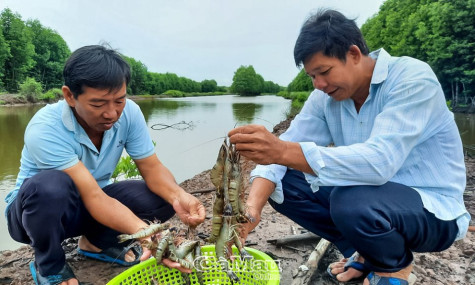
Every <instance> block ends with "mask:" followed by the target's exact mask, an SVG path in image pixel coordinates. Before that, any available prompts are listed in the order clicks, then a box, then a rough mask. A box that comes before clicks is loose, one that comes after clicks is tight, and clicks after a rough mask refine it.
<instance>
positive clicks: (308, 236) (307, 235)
mask: <svg viewBox="0 0 475 285" xmlns="http://www.w3.org/2000/svg"><path fill="white" fill-rule="evenodd" d="M319 238H320V237H319V236H317V235H316V234H314V233H304V234H298V235H291V236H286V237H283V238H279V239H268V240H267V242H268V243H271V244H274V245H276V246H282V245H285V244H288V243H292V242H298V241H309V240H316V239H319Z"/></svg>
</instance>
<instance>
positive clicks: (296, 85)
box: [287, 69, 314, 92]
mask: <svg viewBox="0 0 475 285" xmlns="http://www.w3.org/2000/svg"><path fill="white" fill-rule="evenodd" d="M313 89H314V87H313V84H312V79H310V77H309V76H308V75H307V73H305V69H302V70H300V72H299V73H298V74H297V76H296V77H295V78H294V80H292V82H290V84H289V86H287V90H288V91H289V92H292V91H312V90H313Z"/></svg>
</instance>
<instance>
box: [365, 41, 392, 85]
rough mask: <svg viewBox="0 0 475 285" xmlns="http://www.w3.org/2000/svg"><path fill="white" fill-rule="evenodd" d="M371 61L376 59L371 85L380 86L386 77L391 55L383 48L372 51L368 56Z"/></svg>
mask: <svg viewBox="0 0 475 285" xmlns="http://www.w3.org/2000/svg"><path fill="white" fill-rule="evenodd" d="M369 56H370V57H371V58H373V59H376V65H375V66H374V70H373V77H372V78H371V84H380V83H382V82H383V81H384V80H386V78H387V77H388V70H389V61H390V59H391V55H390V54H389V53H388V52H387V51H385V50H384V49H383V48H381V49H378V50H376V51H373V52H372V53H370V54H369Z"/></svg>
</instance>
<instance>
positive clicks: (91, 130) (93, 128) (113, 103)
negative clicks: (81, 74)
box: [63, 83, 127, 136]
mask: <svg viewBox="0 0 475 285" xmlns="http://www.w3.org/2000/svg"><path fill="white" fill-rule="evenodd" d="M83 91H84V92H83V93H82V94H80V95H79V96H78V97H77V99H75V98H74V96H73V94H72V93H71V91H70V90H69V88H68V87H67V86H63V95H64V98H65V99H66V101H67V102H68V104H69V106H70V107H72V108H73V112H74V115H75V116H76V119H77V120H78V122H79V124H80V125H81V126H82V127H83V128H84V130H85V131H86V133H87V134H88V135H89V136H96V135H102V134H103V133H104V132H105V131H107V130H109V129H110V128H112V126H113V125H114V123H115V122H117V121H118V120H119V118H120V115H121V114H122V111H123V110H124V107H125V102H126V92H127V87H126V85H125V83H124V84H123V85H122V87H121V88H120V89H119V90H113V91H110V90H108V89H95V88H91V87H84V88H83Z"/></svg>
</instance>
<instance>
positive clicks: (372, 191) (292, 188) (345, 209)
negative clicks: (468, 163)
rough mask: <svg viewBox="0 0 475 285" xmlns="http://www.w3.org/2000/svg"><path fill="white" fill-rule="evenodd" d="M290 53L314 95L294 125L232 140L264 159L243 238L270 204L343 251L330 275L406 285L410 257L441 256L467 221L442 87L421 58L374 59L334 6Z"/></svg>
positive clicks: (246, 130)
mask: <svg viewBox="0 0 475 285" xmlns="http://www.w3.org/2000/svg"><path fill="white" fill-rule="evenodd" d="M294 57H295V62H296V64H297V65H298V66H300V65H301V64H303V66H304V69H305V71H306V73H307V74H308V75H309V76H310V77H311V78H312V81H313V85H314V87H315V88H316V90H315V91H314V92H312V94H311V95H310V96H309V98H308V99H307V101H306V102H305V105H304V107H303V108H302V110H301V112H300V113H299V114H298V115H297V116H296V117H295V119H294V120H293V121H292V123H291V125H290V127H289V129H288V130H287V131H286V132H285V133H284V134H282V135H281V136H280V137H279V138H277V137H275V136H274V135H272V134H271V133H269V132H268V131H267V130H266V129H265V128H264V127H262V126H256V125H249V126H243V127H239V128H236V129H234V130H232V131H231V132H230V133H229V136H230V141H231V143H235V144H236V149H237V150H239V151H240V152H241V154H242V155H244V156H246V157H248V158H250V159H252V160H253V161H255V162H257V163H259V164H261V165H258V166H257V167H256V169H255V170H254V171H253V172H252V173H251V179H252V186H251V190H250V194H249V198H248V200H247V202H246V204H247V207H248V211H249V213H250V214H251V215H253V216H254V217H255V218H256V222H255V223H248V224H246V227H245V228H244V230H243V232H242V237H243V238H246V236H247V234H248V233H249V231H250V230H252V229H253V228H254V227H255V226H256V225H257V223H258V222H259V220H260V215H261V211H262V208H263V206H264V205H265V203H266V201H267V200H268V199H269V198H270V199H269V200H268V201H269V203H270V204H271V205H272V206H273V207H274V208H275V209H276V210H277V211H279V212H281V213H282V214H284V215H286V216H287V217H289V218H290V219H292V220H294V221H295V222H297V223H299V224H300V225H302V226H303V227H305V228H306V229H308V230H310V231H312V232H314V233H316V234H317V235H319V236H321V237H323V238H325V239H327V240H329V241H331V242H332V243H334V244H335V245H336V246H337V247H338V249H339V250H340V251H341V253H342V254H343V256H344V257H345V259H343V260H341V261H340V262H336V263H333V264H331V265H330V266H329V268H328V270H327V271H328V273H329V275H330V276H331V277H333V278H335V279H336V280H338V281H343V282H345V281H349V280H352V279H357V278H361V279H363V278H364V279H365V280H364V284H407V279H408V277H409V274H410V273H411V270H412V262H413V255H412V252H435V251H442V250H445V249H446V248H448V247H449V246H450V245H451V244H452V243H453V242H454V241H455V240H457V239H461V238H463V237H464V235H465V234H466V232H467V229H468V224H469V221H470V215H469V214H468V212H467V211H466V209H465V206H464V202H463V192H464V189H465V183H466V177H465V176H466V173H465V164H464V157H463V151H462V143H461V139H460V135H459V133H458V129H457V126H456V124H455V121H454V117H453V114H452V113H451V112H450V111H449V110H448V108H447V106H446V103H445V97H444V94H443V91H442V89H441V86H440V84H439V82H438V80H437V78H436V76H435V74H434V73H433V71H432V70H431V68H430V67H429V66H428V65H427V64H425V63H423V62H421V61H418V60H416V59H413V58H409V57H391V56H390V55H389V54H388V53H387V52H386V51H385V50H384V49H380V50H377V51H375V52H372V53H369V51H368V48H367V46H366V43H365V41H364V39H363V36H362V34H361V31H360V30H359V29H358V27H357V25H356V24H355V22H354V21H353V20H350V19H347V18H346V17H345V16H344V15H342V14H341V13H339V12H337V11H332V10H326V11H319V12H318V13H317V14H316V15H314V16H312V17H310V18H309V19H308V20H307V21H306V22H305V24H304V25H303V26H302V29H301V31H300V34H299V37H298V39H297V42H296V44H295V49H294ZM330 144H334V145H335V147H327V146H328V145H330ZM368 273H369V274H368ZM370 282H371V283H370Z"/></svg>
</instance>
